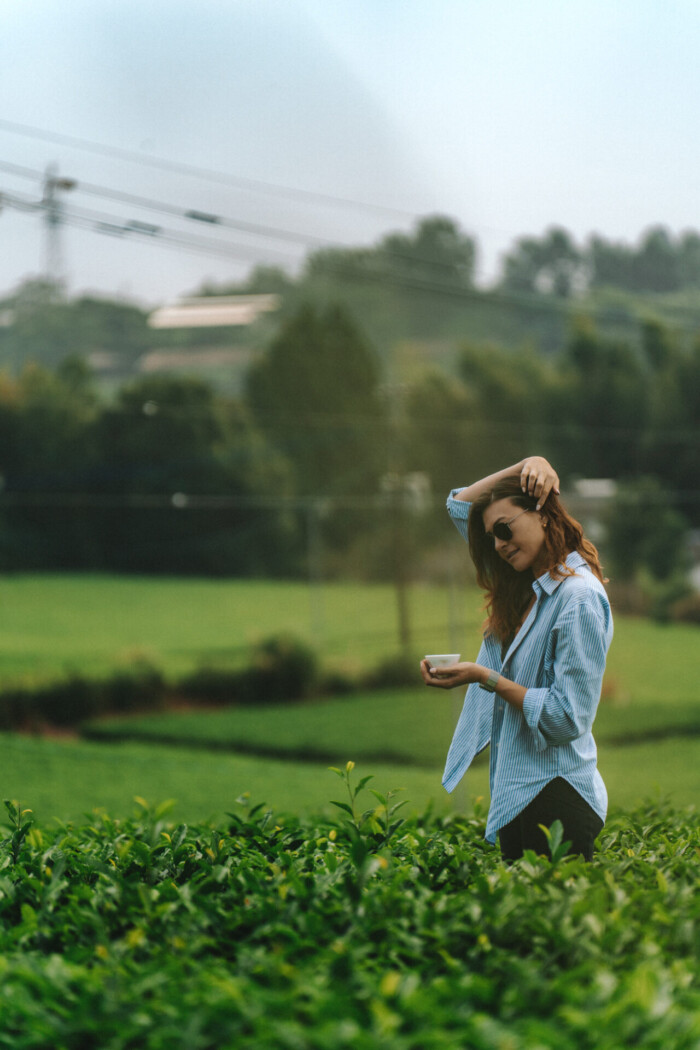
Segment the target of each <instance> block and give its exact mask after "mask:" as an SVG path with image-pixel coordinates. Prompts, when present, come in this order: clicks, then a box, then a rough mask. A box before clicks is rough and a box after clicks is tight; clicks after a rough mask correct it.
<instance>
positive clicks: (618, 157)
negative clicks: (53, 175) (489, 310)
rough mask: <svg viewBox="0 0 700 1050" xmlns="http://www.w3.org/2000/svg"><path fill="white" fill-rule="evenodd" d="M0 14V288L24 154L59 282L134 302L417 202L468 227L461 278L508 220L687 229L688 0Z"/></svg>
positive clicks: (402, 0) (405, 211)
mask: <svg viewBox="0 0 700 1050" xmlns="http://www.w3.org/2000/svg"><path fill="white" fill-rule="evenodd" d="M0 13H1V16H2V17H1V21H0V192H2V193H3V195H4V196H5V206H4V207H3V209H2V211H1V212H0V233H1V238H0V246H1V247H0V295H2V294H4V293H6V292H9V291H10V290H11V289H13V288H14V287H16V286H17V284H18V283H19V282H20V281H22V280H23V279H25V278H26V277H28V276H31V275H37V274H40V273H42V272H43V271H44V269H45V267H46V265H47V248H46V241H47V234H46V222H45V211H44V210H42V209H40V208H32V205H34V204H37V203H38V202H39V201H40V200H41V198H42V193H43V187H42V180H43V173H44V172H45V171H46V169H47V166H48V165H49V164H55V165H57V166H58V173H59V175H60V176H62V177H65V178H70V179H72V180H75V182H76V183H77V185H76V186H75V187H74V188H73V189H72V190H65V191H62V192H61V194H60V197H61V200H62V202H63V206H64V208H65V215H66V220H67V221H66V223H65V224H64V225H62V226H61V227H60V229H59V234H60V236H59V237H58V238H54V242H53V243H54V248H58V249H60V255H61V258H62V266H63V274H64V277H65V278H66V279H67V281H68V286H69V289H70V291H71V292H73V293H75V292H78V291H83V290H92V291H97V292H99V293H102V294H110V295H121V296H126V297H129V298H132V299H135V300H139V301H141V302H144V303H156V302H160V301H166V300H173V299H175V298H177V297H178V296H181V295H184V294H187V293H191V292H192V291H194V290H196V289H197V287H198V286H200V285H201V283H202V282H203V281H205V280H213V281H215V282H225V281H227V280H229V281H232V280H238V279H240V278H241V277H243V276H244V275H245V274H246V273H247V272H248V270H249V269H250V267H251V266H252V265H253V264H254V263H255V262H256V261H257V262H269V263H275V264H278V265H282V266H285V267H288V268H290V269H291V268H293V267H295V266H298V265H299V261H300V260H301V259H302V258H303V257H304V254H305V253H306V252H307V251H308V250H309V248H311V247H314V246H315V245H317V244H323V243H344V244H368V243H373V242H374V241H376V240H377V239H378V238H379V237H380V236H381V235H382V234H384V233H385V232H388V231H389V230H395V229H409V228H410V227H411V226H412V225H413V224H414V223H415V221H416V219H417V218H418V217H419V216H422V215H426V214H433V213H436V212H440V213H443V214H447V215H450V216H452V217H453V218H454V219H456V220H457V221H458V222H459V224H460V226H461V227H462V228H463V229H464V230H465V231H466V232H469V233H472V234H473V235H474V236H475V237H476V238H477V240H478V242H479V245H480V258H479V271H480V274H481V279H482V280H483V281H484V282H487V281H488V280H489V279H490V278H492V277H493V274H494V273H495V271H496V269H497V266H498V260H499V257H500V255H501V254H502V253H503V251H505V250H506V249H507V248H508V246H509V245H510V244H511V243H512V242H513V240H514V239H515V238H516V237H518V236H521V235H524V234H535V235H539V234H541V233H542V232H543V231H544V230H545V228H546V227H547V226H549V225H551V224H555V223H556V224H559V225H563V226H565V227H567V228H568V229H569V230H571V231H572V233H573V234H574V235H575V236H576V237H577V239H579V240H580V241H583V240H584V239H585V238H586V237H587V236H588V235H589V234H590V233H591V232H594V231H595V232H599V233H602V234H604V235H605V236H607V237H609V238H615V239H621V240H626V241H630V242H633V241H636V239H637V238H638V237H639V235H640V233H641V232H642V231H643V230H644V229H645V228H647V227H648V226H650V225H652V224H657V223H662V224H664V225H667V226H668V227H669V228H670V229H671V230H672V231H673V232H679V231H681V230H683V229H687V228H698V227H700V216H699V214H698V208H699V206H698V199H699V194H698V182H699V180H700V175H699V173H700V138H699V137H698V135H697V131H696V122H697V115H698V113H700V62H699V61H698V54H699V53H700V46H699V45H700V3H698V2H697V0H664V2H663V3H662V2H661V0H585V2H584V0H430V2H428V0H197V3H192V2H191V0H187V2H185V0H62V2H61V3H56V2H55V0H4V2H3V3H2V5H1V12H0ZM88 191H90V192H88ZM118 194H121V195H128V196H129V199H128V200H126V199H123V198H119V197H118V196H115V195H118ZM136 198H138V199H139V200H147V201H151V202H153V204H157V205H160V206H162V207H161V208H160V209H158V208H155V207H150V208H147V207H145V206H141V205H140V204H139V203H137V200H136ZM20 209H22V210H20ZM187 211H196V212H200V213H202V212H204V213H209V214H213V215H216V216H219V217H220V218H222V219H225V220H227V222H226V223H224V224H219V225H217V226H214V225H212V224H207V223H203V222H201V221H196V220H192V219H187V218H184V217H183V214H184V213H185V212H187ZM133 222H136V223H146V224H148V226H149V228H151V232H150V233H148V232H144V233H141V234H138V233H134V232H131V233H130V232H125V231H124V227H125V226H128V224H129V223H133ZM153 227H158V229H157V230H153V229H152V228H153ZM142 229H143V228H142ZM107 231H109V232H107ZM120 231H121V232H120Z"/></svg>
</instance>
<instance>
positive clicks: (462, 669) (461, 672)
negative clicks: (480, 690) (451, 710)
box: [420, 660, 488, 689]
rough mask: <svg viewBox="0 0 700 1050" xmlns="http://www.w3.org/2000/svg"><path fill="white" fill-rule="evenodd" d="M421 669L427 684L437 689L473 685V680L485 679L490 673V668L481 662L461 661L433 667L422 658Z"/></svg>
mask: <svg viewBox="0 0 700 1050" xmlns="http://www.w3.org/2000/svg"><path fill="white" fill-rule="evenodd" d="M420 671H421V674H422V676H423V681H424V682H425V684H426V685H432V686H434V687H435V688H436V689H454V688H455V686H458V685H471V683H472V682H481V681H484V679H485V678H486V677H487V675H488V670H487V669H486V668H485V667H481V666H480V665H479V664H470V663H459V664H452V665H451V666H450V667H431V666H430V664H429V663H428V661H427V660H421V665H420Z"/></svg>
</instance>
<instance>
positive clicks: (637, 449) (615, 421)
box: [551, 321, 650, 478]
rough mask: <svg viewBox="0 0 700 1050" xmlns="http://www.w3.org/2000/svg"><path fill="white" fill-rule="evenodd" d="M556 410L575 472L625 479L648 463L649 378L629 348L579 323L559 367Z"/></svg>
mask: <svg viewBox="0 0 700 1050" xmlns="http://www.w3.org/2000/svg"><path fill="white" fill-rule="evenodd" d="M559 373H560V391H559V393H558V396H557V397H556V398H555V399H554V400H553V402H552V405H551V417H552V421H553V422H555V423H556V425H557V428H558V434H559V437H560V440H559V449H560V452H561V454H562V455H563V457H564V458H565V460H566V461H567V462H568V466H569V470H570V471H571V472H573V473H577V474H582V475H584V476H588V477H614V478H621V477H626V476H629V475H631V474H635V473H638V472H639V470H640V467H641V465H642V463H643V459H644V453H645V440H646V433H647V427H648V423H649V413H650V392H649V381H648V375H647V373H646V371H645V369H644V366H643V362H642V359H641V357H640V355H639V354H638V353H637V352H636V351H635V350H634V349H633V348H632V347H631V346H629V345H628V344H627V343H624V342H620V341H616V340H609V339H604V338H602V337H601V336H600V335H599V334H598V333H597V332H596V330H595V328H594V327H593V325H592V323H591V322H589V321H579V322H578V324H577V326H576V327H575V329H574V332H573V334H572V337H571V339H570V340H569V342H568V344H567V347H566V352H565V354H564V356H563V358H562V359H561V361H560V363H559Z"/></svg>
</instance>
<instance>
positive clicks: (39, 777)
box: [0, 576, 700, 820]
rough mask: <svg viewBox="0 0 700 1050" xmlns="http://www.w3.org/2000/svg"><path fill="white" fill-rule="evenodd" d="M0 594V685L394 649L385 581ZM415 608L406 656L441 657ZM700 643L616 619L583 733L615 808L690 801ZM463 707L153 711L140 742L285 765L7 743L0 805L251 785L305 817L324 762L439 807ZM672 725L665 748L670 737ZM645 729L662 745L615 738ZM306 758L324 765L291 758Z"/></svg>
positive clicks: (472, 635)
mask: <svg viewBox="0 0 700 1050" xmlns="http://www.w3.org/2000/svg"><path fill="white" fill-rule="evenodd" d="M2 594H3V599H4V600H3V602H2V603H1V604H0V627H1V630H0V638H1V639H2V646H1V649H0V688H1V687H2V684H3V683H5V684H7V683H8V682H10V681H12V680H16V679H17V678H27V677H34V678H38V677H43V678H51V677H56V676H57V675H62V674H64V673H65V672H66V671H67V670H71V669H72V670H79V671H80V672H82V673H89V674H101V673H106V672H108V671H110V670H112V669H114V668H115V667H119V666H123V665H124V664H128V663H129V661H133V660H134V659H136V658H138V657H140V656H147V657H149V658H150V659H152V660H153V661H154V662H156V663H157V664H158V666H160V667H161V668H162V669H163V670H165V671H166V673H168V674H172V675H175V674H179V673H183V672H184V671H186V670H189V669H191V668H193V667H196V666H200V665H202V664H203V663H206V662H212V663H221V662H223V663H235V662H236V661H238V662H240V661H243V660H244V659H245V654H246V650H247V646H248V645H249V644H250V643H251V642H252V641H253V640H254V639H255V638H259V637H263V636H266V635H269V634H272V633H274V632H276V631H280V630H293V631H294V632H295V633H296V634H298V635H300V636H306V637H308V638H313V639H314V640H315V641H317V640H318V638H319V637H320V636H321V635H319V634H318V633H316V634H314V633H313V626H314V625H316V627H317V628H319V629H322V638H323V646H322V654H323V656H324V657H325V658H327V659H329V660H330V661H331V662H335V663H336V664H340V665H342V664H345V665H349V666H353V667H355V668H359V667H367V666H369V665H372V664H373V663H375V662H376V661H378V660H379V659H380V658H381V657H383V656H385V655H386V654H387V653H389V652H391V651H392V650H393V649H394V648H395V636H394V631H395V608H394V594H393V591H392V589H391V587H389V586H384V585H373V586H365V585H360V584H339V583H337V584H332V585H326V586H324V587H323V588H322V590H321V592H320V593H316V594H315V596H314V595H311V596H310V594H309V589H308V588H307V586H306V585H305V584H303V583H278V582H260V581H209V580H173V579H143V578H128V577H124V578H119V577H107V576H104V577H102V576H9V577H6V578H5V579H4V580H3V588H2ZM463 598H464V600H463V602H462V601H461V600H460V602H459V609H458V610H457V612H456V615H457V617H458V618H460V619H461V620H462V623H463V625H465V626H463V634H462V637H463V642H462V643H461V644H458V648H459V649H461V651H462V654H463V656H464V657H465V658H466V657H469V656H473V655H475V654H476V649H477V647H478V643H479V623H480V620H481V616H482V612H481V609H480V599H479V596H478V594H477V593H476V592H475V591H473V590H467V589H465V592H464V596H463ZM411 604H412V610H413V625H414V637H415V638H416V639H417V642H416V648H415V656H416V661H417V660H418V658H419V656H421V655H422V653H423V652H426V651H430V650H432V651H436V650H437V651H440V650H444V649H448V648H449V649H450V650H452V648H453V647H454V634H452V635H451V634H450V617H449V609H450V601H449V594H448V590H447V588H444V587H438V586H434V587H432V586H431V587H427V586H426V587H421V588H414V590H413V592H412V602H411ZM453 605H454V603H453ZM453 612H454V608H453ZM319 625H320V626H319ZM452 631H454V622H453V623H452ZM697 639H698V632H697V628H696V627H693V626H686V625H677V626H672V627H662V626H659V625H657V624H653V623H650V622H648V621H646V620H639V619H631V618H624V617H621V616H618V617H617V619H616V634H615V639H614V641H613V646H612V650H611V654H610V659H609V667H608V674H607V676H606V683H605V688H604V696H603V700H602V703H601V707H600V711H599V715H598V719H597V722H596V735H597V739H598V741H599V744H600V745H601V747H600V765H601V770H602V772H603V775H604V777H605V779H606V781H607V783H608V787H609V790H610V796H611V800H612V803H613V805H620V806H628V805H631V804H633V803H634V802H635V801H638V800H640V799H643V798H645V797H646V796H647V795H649V794H650V793H653V791H654V790H655V788H656V787H658V789H659V790H660V791H661V792H662V793H666V792H668V793H671V794H672V795H673V797H674V798H675V799H676V800H677V801H678V803H679V804H687V803H693V802H695V801H696V800H697V798H698V796H699V792H698V787H700V785H699V784H698V774H697V770H698V769H699V768H700V761H699V760H700V753H699V741H700V737H698V736H697V730H698V722H699V721H700V647H698V645H697ZM419 643H420V645H419ZM416 673H417V672H416ZM461 702H462V698H461V695H459V694H458V693H457V692H455V693H447V694H444V693H442V692H438V691H437V690H426V689H424V688H423V687H417V688H416V689H408V690H387V691H383V692H371V693H366V694H362V695H359V694H358V695H353V696H348V697H346V698H343V699H333V700H328V701H315V702H313V703H308V704H304V705H293V706H292V705H286V706H283V707H279V708H268V707H265V708H262V709H259V710H255V709H228V710H219V711H214V712H204V711H197V712H195V713H194V714H192V715H190V714H186V713H183V714H178V715H175V714H167V715H163V716H153V717H151V716H149V717H147V718H145V719H143V720H141V721H139V724H138V727H136V726H135V725H133V724H132V725H131V726H130V725H129V722H127V721H126V720H124V721H123V722H122V723H121V724H120V728H121V729H122V730H126V729H131V730H132V731H137V729H138V732H140V733H141V734H143V736H144V737H146V736H147V735H148V734H149V733H151V734H156V735H162V734H163V733H164V732H165V733H167V734H168V735H172V736H176V735H177V734H181V737H182V738H183V739H184V740H186V741H187V742H188V743H191V742H192V741H196V740H199V741H201V742H203V743H205V742H207V741H211V740H214V741H216V742H217V743H221V742H234V743H236V744H238V745H239V746H242V747H244V748H247V749H248V750H249V751H253V750H254V749H256V748H269V747H270V744H271V743H274V744H275V745H276V746H279V747H280V748H282V749H284V750H285V751H286V752H287V753H288V755H290V756H294V760H290V761H281V760H279V759H273V758H260V757H250V756H243V755H236V756H234V755H227V754H223V753H218V754H216V753H206V752H205V751H198V750H192V749H188V748H176V747H168V748H163V747H157V746H155V745H154V744H148V743H147V742H144V743H142V744H141V743H139V744H137V743H133V744H131V743H130V744H123V745H118V744H114V743H110V744H88V743H80V742H77V741H71V742H58V741H54V740H35V739H30V738H23V737H19V736H15V735H9V734H8V735H3V736H2V737H0V769H1V770H2V774H0V782H2V785H3V795H2V797H12V798H20V799H21V800H22V801H23V802H26V804H27V805H30V806H32V807H33V808H37V809H38V810H40V811H41V814H42V817H43V818H45V819H47V818H48V817H50V816H52V815H63V816H65V815H69V816H73V817H75V816H76V815H80V814H82V813H83V812H87V811H90V810H91V809H92V808H93V807H94V806H105V807H107V808H109V809H110V810H111V811H113V812H117V813H120V812H121V813H128V812H130V807H131V805H132V803H131V800H132V798H133V796H134V795H137V794H138V795H142V796H144V797H146V798H148V799H149V800H153V801H158V800H161V799H163V798H170V797H172V798H176V799H177V800H178V803H177V805H178V808H179V809H180V811H181V813H182V817H183V819H188V820H190V819H206V818H208V817H209V816H212V815H214V816H220V815H221V814H222V813H225V812H226V809H227V808H230V806H231V804H232V800H233V799H235V798H236V797H237V796H238V795H240V794H241V793H242V792H243V791H247V790H249V791H250V792H251V795H252V797H253V799H254V800H256V801H265V802H267V803H268V804H270V805H271V806H273V807H274V808H276V809H283V810H284V809H294V810H298V809H307V808H314V807H318V806H320V805H323V804H324V803H326V802H327V801H328V799H329V798H330V797H337V788H335V787H334V785H333V782H332V781H333V778H332V775H331V774H328V773H327V772H325V767H326V766H327V765H328V764H329V763H330V760H333V764H343V763H344V762H345V761H347V760H348V759H349V758H351V759H353V760H355V761H357V762H358V765H361V766H362V767H363V772H372V773H374V774H375V776H376V778H377V785H376V786H377V787H378V788H379V789H380V790H383V791H385V790H388V789H389V788H392V787H405V788H406V789H407V794H408V795H409V797H410V798H411V801H412V803H414V804H415V805H416V806H417V807H418V808H420V807H422V806H423V805H424V804H425V803H426V802H427V801H428V800H429V799H431V798H434V799H436V800H438V802H439V804H441V805H451V804H452V803H451V802H449V801H448V800H447V798H446V796H444V793H443V792H442V788H441V787H440V785H439V774H440V770H441V767H442V763H443V761H444V756H445V753H446V750H447V746H448V744H449V740H450V737H451V734H452V729H453V726H454V723H455V721H456V718H457V716H458V713H459V709H460V706H461ZM669 731H672V732H675V733H676V737H668V738H666V736H665V734H667V733H668V732H669ZM649 734H652V736H653V734H658V736H659V739H656V740H654V739H646V740H645V741H644V742H642V741H641V740H639V741H638V742H637V743H635V744H634V745H633V746H627V747H613V746H612V744H611V742H612V741H616V740H619V739H632V738H634V737H637V738H638V737H640V735H643V736H647V737H648V735H649ZM314 751H315V752H316V755H317V757H318V756H319V755H320V754H322V755H323V760H322V761H321V760H320V759H319V761H318V762H316V763H313V762H311V763H301V762H298V761H296V757H297V756H298V755H299V754H300V753H303V752H306V753H307V754H309V753H311V754H313V752H314ZM392 760H393V761H392ZM485 793H486V767H485V764H484V763H483V762H482V763H481V764H480V765H478V766H477V768H476V769H475V770H474V771H472V772H470V773H469V774H468V777H467V782H466V785H463V786H461V787H460V789H459V791H458V793H457V803H458V805H460V806H465V805H467V804H468V802H469V798H470V797H473V796H474V795H484V794H485Z"/></svg>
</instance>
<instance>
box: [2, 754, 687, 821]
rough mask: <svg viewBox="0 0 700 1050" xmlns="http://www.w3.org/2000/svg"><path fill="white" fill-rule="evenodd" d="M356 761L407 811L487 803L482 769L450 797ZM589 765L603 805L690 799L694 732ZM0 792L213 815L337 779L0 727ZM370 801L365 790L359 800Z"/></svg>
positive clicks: (278, 804)
mask: <svg viewBox="0 0 700 1050" xmlns="http://www.w3.org/2000/svg"><path fill="white" fill-rule="evenodd" d="M348 759H354V760H357V769H356V775H357V776H358V777H359V776H364V775H367V774H370V773H371V774H372V775H373V777H374V780H373V781H371V783H370V786H371V787H374V788H376V790H378V791H380V792H381V793H382V794H386V793H387V791H390V790H395V789H399V788H401V789H403V791H402V793H401V794H400V795H399V798H400V799H404V798H405V799H407V800H408V801H409V803H410V805H409V806H408V807H407V808H408V809H410V810H414V811H415V810H422V809H423V808H424V807H425V806H426V805H428V803H431V802H432V803H433V804H434V805H435V806H437V807H438V809H440V810H443V809H451V808H453V807H454V808H456V809H458V810H460V811H468V810H469V809H471V805H472V803H473V800H474V799H475V798H479V797H482V798H483V799H484V803H483V804H484V805H486V804H487V802H488V770H487V767H486V765H485V764H484V763H481V764H479V765H477V766H476V768H473V769H471V770H469V772H468V773H467V775H466V776H465V778H464V780H463V781H462V783H461V784H460V785H459V786H458V788H457V790H456V791H455V792H454V794H453V795H451V796H448V795H447V794H446V792H445V791H444V790H443V788H442V786H441V784H440V775H441V771H442V768H441V765H440V766H436V768H435V769H415V768H410V767H407V766H400V765H390V764H385V763H374V762H367V761H362V760H361V759H359V758H358V756H357V754H356V752H355V751H354V749H353V748H352V747H349V746H348V747H347V748H345V749H344V750H343V751H342V752H339V759H338V761H339V763H341V764H342V765H344V764H345V762H346V761H347V760H348ZM599 765H600V769H601V772H602V774H603V778H604V779H605V782H606V784H607V787H608V793H609V796H610V807H611V811H613V810H619V809H629V808H631V807H632V806H634V805H635V804H636V803H637V802H640V801H644V800H646V799H648V798H655V797H657V796H658V795H661V796H663V797H669V798H670V799H671V800H672V801H673V802H674V803H675V804H677V805H678V806H687V805H693V804H695V803H697V800H698V798H699V797H700V738H697V737H696V738H693V739H688V740H661V741H659V742H658V743H646V744H640V745H634V746H630V747H625V748H620V747H617V748H613V747H601V748H600V757H599ZM0 770H1V771H2V772H0V785H1V792H2V793H1V794H0V798H14V799H18V800H19V801H20V802H21V803H22V805H23V806H28V807H30V808H31V809H32V810H34V812H35V813H36V815H37V817H38V819H40V820H42V821H48V820H49V819H51V818H52V817H59V818H62V819H66V820H68V819H70V820H78V819H81V818H82V817H83V815H84V814H86V813H91V812H92V811H93V810H94V809H95V808H99V807H101V808H104V809H106V810H108V811H109V812H110V813H111V814H112V815H113V816H117V817H118V816H123V817H126V816H129V815H130V814H131V813H132V812H133V809H134V804H133V799H134V796H137V795H138V796H140V797H142V798H145V799H146V800H147V801H148V802H149V803H151V804H156V803H160V802H162V801H164V800H166V799H175V800H176V804H175V807H174V809H173V813H172V817H173V819H175V820H182V821H190V822H192V821H200V820H209V819H210V818H211V819H214V820H220V819H222V818H223V817H224V815H225V814H226V813H227V812H229V811H231V810H232V809H236V801H235V800H236V799H237V798H239V797H240V796H241V795H243V794H244V793H246V792H249V793H250V802H251V804H253V805H254V804H256V803H258V802H263V803H266V804H267V805H268V806H270V807H271V808H272V809H274V810H275V811H276V812H279V813H285V812H286V813H296V814H299V813H309V812H312V811H321V810H323V809H326V810H328V809H329V808H331V807H330V806H329V803H330V800H331V799H339V800H342V799H343V794H342V788H343V785H342V784H341V783H340V781H339V780H338V779H337V777H336V776H335V774H333V773H330V772H329V771H328V768H327V765H326V764H325V763H309V762H285V761H280V760H278V759H271V758H258V757H250V756H242V755H228V754H221V753H218V754H217V753H212V752H208V751H204V750H203V751H200V750H193V749H186V748H175V747H162V746H158V745H149V744H146V743H144V744H138V743H129V744H96V743H90V742H84V741H74V740H71V741H56V740H46V739H41V738H32V737H22V736H17V735H15V734H0ZM371 802H372V799H371V798H370V797H369V796H367V804H371Z"/></svg>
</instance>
